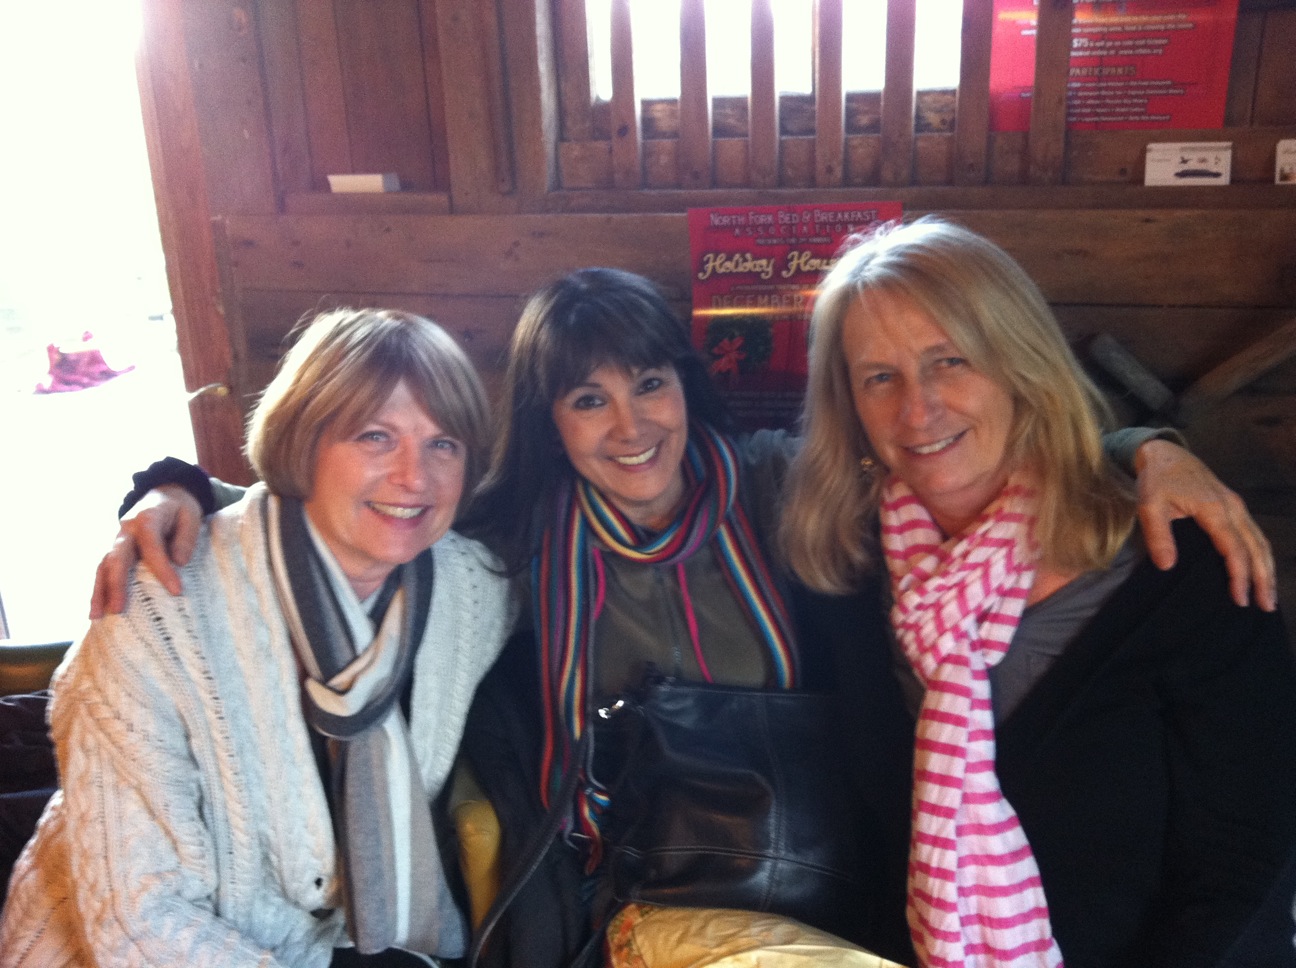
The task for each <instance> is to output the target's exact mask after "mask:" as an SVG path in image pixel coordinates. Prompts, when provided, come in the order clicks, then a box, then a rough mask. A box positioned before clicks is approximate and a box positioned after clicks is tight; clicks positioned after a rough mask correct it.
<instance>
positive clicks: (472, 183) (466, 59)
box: [362, 0, 518, 212]
mask: <svg viewBox="0 0 1296 968" xmlns="http://www.w3.org/2000/svg"><path fill="white" fill-rule="evenodd" d="M362 2H363V0H362ZM480 7H481V5H480V4H479V3H477V2H476V0H437V2H436V15H437V22H436V26H437V35H438V37H439V38H440V40H441V58H442V73H443V76H445V77H447V78H452V79H453V81H452V83H450V84H448V85H447V86H446V99H445V106H446V137H447V138H448V139H449V143H450V145H452V146H453V150H452V151H451V152H450V201H451V205H452V207H453V208H454V210H455V211H456V212H489V211H495V212H498V211H513V210H516V209H517V207H518V202H517V199H516V198H512V197H508V196H504V195H501V194H500V192H499V189H498V172H499V170H500V169H499V164H500V162H499V159H498V158H497V150H496V145H497V143H498V137H497V133H496V131H495V126H496V125H497V124H499V123H501V121H502V120H503V119H500V118H499V117H498V115H497V114H496V111H495V108H494V107H493V106H492V103H491V97H492V95H491V92H490V82H488V81H487V79H486V78H484V77H483V76H482V74H483V68H482V63H483V54H484V52H485V51H486V50H487V45H488V44H495V45H496V46H497V47H498V38H497V37H494V36H484V35H483V30H484V28H483V24H482V18H481V15H480Z"/></svg>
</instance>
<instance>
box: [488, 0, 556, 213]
mask: <svg viewBox="0 0 1296 968" xmlns="http://www.w3.org/2000/svg"><path fill="white" fill-rule="evenodd" d="M551 12H552V11H551V8H550V4H549V3H547V2H545V0H529V2H515V3H507V4H504V5H503V6H502V8H501V14H502V16H503V18H504V38H505V74H506V75H507V76H508V78H509V84H508V89H509V93H510V95H511V97H512V100H511V102H510V104H511V106H512V114H513V150H514V161H515V168H516V172H515V177H516V179H517V190H518V193H519V195H520V201H521V202H522V205H523V208H524V209H528V208H540V207H543V205H544V199H545V196H547V195H548V194H549V193H550V192H551V191H553V190H554V188H556V187H557V185H558V140H559V139H558V128H559V123H558V76H557V70H556V62H555V50H554V38H553V24H552V18H551Z"/></svg>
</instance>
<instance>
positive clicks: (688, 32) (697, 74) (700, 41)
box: [677, 0, 712, 188]
mask: <svg viewBox="0 0 1296 968" xmlns="http://www.w3.org/2000/svg"><path fill="white" fill-rule="evenodd" d="M677 150H678V152H679V155H678V158H677V161H678V163H679V184H680V186H681V187H682V188H710V187H711V184H712V168H711V164H712V161H711V94H710V89H709V87H708V86H707V67H706V17H705V7H704V4H703V0H680V98H679V147H678V149H677Z"/></svg>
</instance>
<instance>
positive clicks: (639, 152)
mask: <svg viewBox="0 0 1296 968" xmlns="http://www.w3.org/2000/svg"><path fill="white" fill-rule="evenodd" d="M640 118H641V113H640V111H639V95H638V93H637V91H636V88H635V76H634V43H633V33H632V31H631V27H630V0H612V184H613V185H615V186H616V187H617V188H639V187H640V186H641V185H642V184H643V139H642V135H641V134H640V124H641V122H640Z"/></svg>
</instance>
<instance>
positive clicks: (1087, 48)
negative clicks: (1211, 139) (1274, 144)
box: [990, 0, 1238, 131]
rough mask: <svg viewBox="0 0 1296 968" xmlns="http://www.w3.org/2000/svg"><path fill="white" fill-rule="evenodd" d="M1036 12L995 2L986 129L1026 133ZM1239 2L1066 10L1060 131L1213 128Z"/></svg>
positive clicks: (1143, 2)
mask: <svg viewBox="0 0 1296 968" xmlns="http://www.w3.org/2000/svg"><path fill="white" fill-rule="evenodd" d="M1036 9H1037V6H1036V4H1034V3H1031V2H1030V0H995V20H994V36H993V39H992V40H991V57H990V126H991V128H992V129H993V130H995V131H1025V130H1027V129H1028V128H1029V127H1030V98H1031V88H1032V86H1033V84H1034V80H1035V24H1036ZM1237 10H1238V0H1100V2H1095V3H1081V2H1077V3H1075V13H1074V16H1073V19H1072V23H1071V76H1070V81H1069V83H1068V85H1067V125H1068V127H1070V128H1071V129H1073V130H1104V131H1111V130H1120V129H1135V128H1144V129H1150V128H1219V127H1222V126H1223V124H1224V103H1225V98H1226V96H1227V94H1228V79H1229V65H1230V62H1231V60H1232V56H1233V31H1234V28H1235V26H1236V25H1237Z"/></svg>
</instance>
